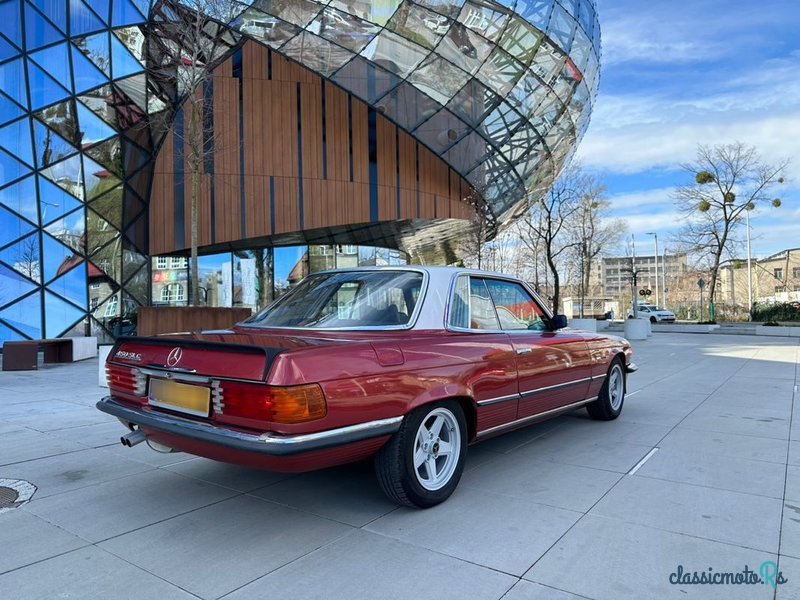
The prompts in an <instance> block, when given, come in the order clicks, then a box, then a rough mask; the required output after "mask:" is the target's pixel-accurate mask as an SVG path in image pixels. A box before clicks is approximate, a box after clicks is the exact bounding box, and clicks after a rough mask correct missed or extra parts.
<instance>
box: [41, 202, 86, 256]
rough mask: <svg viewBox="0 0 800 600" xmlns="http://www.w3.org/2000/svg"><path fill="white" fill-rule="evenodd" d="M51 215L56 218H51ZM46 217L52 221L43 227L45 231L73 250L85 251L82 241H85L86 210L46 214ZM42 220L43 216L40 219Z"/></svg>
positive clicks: (83, 252) (82, 252)
mask: <svg viewBox="0 0 800 600" xmlns="http://www.w3.org/2000/svg"><path fill="white" fill-rule="evenodd" d="M53 216H56V217H57V218H56V219H55V220H53V219H52V217H53ZM46 218H47V219H49V220H51V221H53V222H52V223H50V224H49V225H47V226H46V227H45V231H46V232H47V233H49V234H50V235H52V236H53V237H54V238H56V239H57V240H58V241H60V242H61V243H62V244H66V245H67V246H69V247H70V248H72V249H73V250H74V251H75V252H79V253H81V254H85V253H86V248H85V245H84V242H85V241H86V236H85V235H84V234H85V233H86V211H85V210H83V209H78V210H76V211H75V212H73V213H72V214H69V215H66V216H60V217H58V216H57V215H50V213H48V214H47V217H46ZM42 220H44V218H43V219H42Z"/></svg>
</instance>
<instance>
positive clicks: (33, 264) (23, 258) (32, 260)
mask: <svg viewBox="0 0 800 600" xmlns="http://www.w3.org/2000/svg"><path fill="white" fill-rule="evenodd" d="M14 267H15V268H16V269H17V271H19V272H20V273H22V274H23V275H25V276H26V277H27V278H28V279H33V280H34V281H39V275H40V273H41V268H40V265H39V243H38V241H37V240H36V238H35V237H34V236H29V237H27V238H26V239H25V241H23V242H22V243H21V244H19V246H17V255H16V256H15V257H14Z"/></svg>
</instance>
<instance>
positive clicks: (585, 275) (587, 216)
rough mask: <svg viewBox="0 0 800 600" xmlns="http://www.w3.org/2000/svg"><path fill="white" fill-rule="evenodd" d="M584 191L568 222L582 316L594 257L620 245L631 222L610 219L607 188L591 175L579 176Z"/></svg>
mask: <svg viewBox="0 0 800 600" xmlns="http://www.w3.org/2000/svg"><path fill="white" fill-rule="evenodd" d="M578 185H579V188H581V189H582V190H583V194H582V196H581V200H580V205H579V207H578V210H577V211H576V212H575V215H574V218H573V219H572V221H571V223H570V224H569V229H570V233H571V235H572V237H573V239H574V258H575V263H576V267H577V272H578V295H579V297H580V299H581V303H580V316H581V318H583V316H584V314H583V312H584V300H585V298H586V296H587V295H589V294H591V290H590V281H591V273H592V265H593V263H594V260H595V259H596V258H597V257H598V256H600V255H601V254H603V253H604V252H605V251H607V250H608V249H609V248H612V247H615V246H616V245H618V244H619V242H620V240H621V239H622V236H623V235H624V234H625V232H626V231H627V228H628V225H627V223H626V222H625V221H624V220H623V219H609V218H608V213H609V209H610V206H611V204H610V203H609V202H608V200H605V199H604V198H603V195H604V194H605V191H606V188H605V186H604V185H603V184H601V183H600V182H598V181H597V179H596V178H595V177H593V176H591V175H585V174H584V175H582V176H580V177H579V178H578Z"/></svg>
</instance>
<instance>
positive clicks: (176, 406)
mask: <svg viewBox="0 0 800 600" xmlns="http://www.w3.org/2000/svg"><path fill="white" fill-rule="evenodd" d="M147 401H148V402H149V403H150V404H151V405H153V406H158V407H160V408H168V409H170V410H177V411H179V412H183V413H188V414H190V415H198V416H201V417H207V416H208V410H209V404H210V402H211V390H210V389H209V388H207V387H201V386H199V385H189V384H186V383H178V382H177V381H170V380H169V379H150V391H149V393H148V394H147Z"/></svg>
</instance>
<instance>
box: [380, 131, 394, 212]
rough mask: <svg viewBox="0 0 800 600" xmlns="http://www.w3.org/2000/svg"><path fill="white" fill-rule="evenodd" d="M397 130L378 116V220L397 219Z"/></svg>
mask: <svg viewBox="0 0 800 600" xmlns="http://www.w3.org/2000/svg"><path fill="white" fill-rule="evenodd" d="M396 138H397V128H396V127H395V126H394V124H393V123H391V122H390V121H389V120H388V119H386V118H385V117H383V116H382V115H378V119H377V143H378V218H379V219H380V220H382V221H390V220H392V219H396V218H397V143H396Z"/></svg>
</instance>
